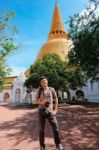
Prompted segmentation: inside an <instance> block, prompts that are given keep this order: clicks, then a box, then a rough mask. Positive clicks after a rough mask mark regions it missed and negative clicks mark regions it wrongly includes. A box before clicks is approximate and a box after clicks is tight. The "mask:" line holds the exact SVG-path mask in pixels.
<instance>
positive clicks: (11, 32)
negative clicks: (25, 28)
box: [0, 12, 17, 86]
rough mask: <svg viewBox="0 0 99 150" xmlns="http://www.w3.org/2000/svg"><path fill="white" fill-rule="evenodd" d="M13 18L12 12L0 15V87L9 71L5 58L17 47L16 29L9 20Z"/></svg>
mask: <svg viewBox="0 0 99 150" xmlns="http://www.w3.org/2000/svg"><path fill="white" fill-rule="evenodd" d="M14 17H15V13H14V12H6V13H2V14H0V86H2V85H3V83H4V81H3V79H4V78H5V77H6V76H7V75H8V74H9V72H10V71H11V69H10V68H9V66H8V65H7V63H6V58H7V56H8V55H9V54H11V53H12V52H13V51H14V50H16V49H17V46H15V45H14V36H15V34H16V32H17V29H16V27H15V26H13V25H11V24H10V20H11V19H13V18H14Z"/></svg>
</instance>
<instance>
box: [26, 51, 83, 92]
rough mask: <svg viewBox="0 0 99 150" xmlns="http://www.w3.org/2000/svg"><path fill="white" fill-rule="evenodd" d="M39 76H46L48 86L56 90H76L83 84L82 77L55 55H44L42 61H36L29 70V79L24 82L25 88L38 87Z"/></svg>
mask: <svg viewBox="0 0 99 150" xmlns="http://www.w3.org/2000/svg"><path fill="white" fill-rule="evenodd" d="M40 76H46V77H47V78H48V80H49V85H50V86H52V87H54V88H55V89H56V90H58V89H61V88H62V89H65V90H66V89H67V87H70V88H72V89H73V88H76V87H77V86H78V85H80V86H82V85H83V84H84V76H83V75H82V74H81V73H80V71H79V72H77V71H76V70H73V69H71V68H69V67H68V63H67V62H63V61H62V60H61V59H60V57H59V56H58V55H57V54H55V53H51V54H46V55H44V56H43V58H42V60H39V61H37V62H36V63H35V64H33V65H32V66H31V68H30V77H29V78H28V79H27V80H26V81H25V86H27V87H30V86H31V85H32V86H33V87H34V88H37V87H38V86H39V83H38V82H39V78H40Z"/></svg>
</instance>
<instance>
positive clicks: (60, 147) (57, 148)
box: [56, 144, 65, 150]
mask: <svg viewBox="0 0 99 150" xmlns="http://www.w3.org/2000/svg"><path fill="white" fill-rule="evenodd" d="M56 150H65V149H64V148H63V146H62V145H61V144H59V145H57V146H56Z"/></svg>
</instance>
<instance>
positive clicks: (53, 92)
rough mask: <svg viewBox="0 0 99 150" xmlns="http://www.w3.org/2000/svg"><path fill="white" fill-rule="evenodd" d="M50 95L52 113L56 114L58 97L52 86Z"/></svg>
mask: <svg viewBox="0 0 99 150" xmlns="http://www.w3.org/2000/svg"><path fill="white" fill-rule="evenodd" d="M52 96H53V101H54V107H53V113H54V114H56V113H57V111H58V97H57V93H56V91H55V89H54V88H52Z"/></svg>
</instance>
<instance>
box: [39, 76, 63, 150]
mask: <svg viewBox="0 0 99 150" xmlns="http://www.w3.org/2000/svg"><path fill="white" fill-rule="evenodd" d="M40 86H41V88H39V89H38V90H37V93H36V103H37V104H38V105H39V110H38V112H39V142H40V150H45V140H44V127H45V122H46V119H48V121H49V124H50V125H51V127H52V130H53V134H54V142H55V145H56V150H64V148H63V147H62V145H61V141H60V135H59V127H58V123H57V119H56V116H55V115H56V114H57V109H58V98H57V94H56V92H55V90H54V88H52V87H49V86H48V80H47V78H46V77H41V78H40ZM53 102H54V105H53Z"/></svg>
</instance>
